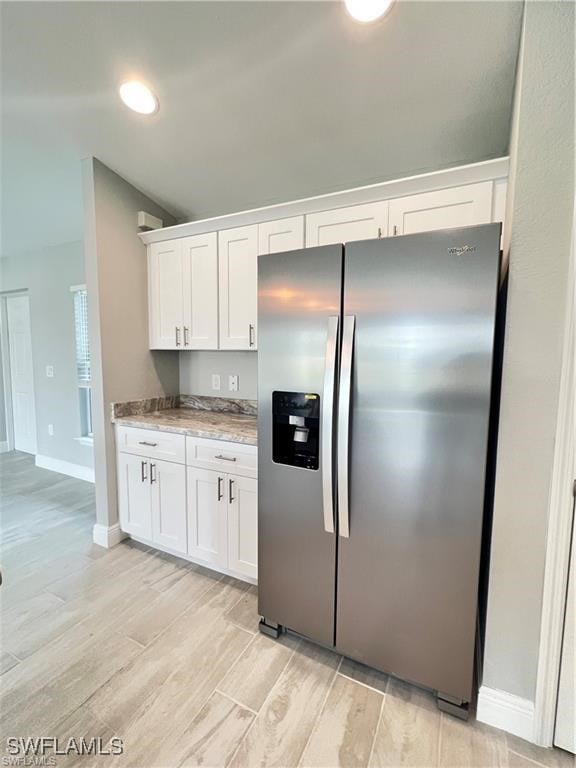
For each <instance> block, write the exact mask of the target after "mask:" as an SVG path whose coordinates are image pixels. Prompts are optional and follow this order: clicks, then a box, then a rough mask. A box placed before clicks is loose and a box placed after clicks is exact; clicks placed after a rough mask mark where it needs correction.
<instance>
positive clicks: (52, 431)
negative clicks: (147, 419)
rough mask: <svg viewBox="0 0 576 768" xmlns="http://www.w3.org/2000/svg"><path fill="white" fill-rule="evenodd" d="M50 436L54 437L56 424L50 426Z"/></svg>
mask: <svg viewBox="0 0 576 768" xmlns="http://www.w3.org/2000/svg"><path fill="white" fill-rule="evenodd" d="M48 434H49V435H50V437H54V424H48Z"/></svg>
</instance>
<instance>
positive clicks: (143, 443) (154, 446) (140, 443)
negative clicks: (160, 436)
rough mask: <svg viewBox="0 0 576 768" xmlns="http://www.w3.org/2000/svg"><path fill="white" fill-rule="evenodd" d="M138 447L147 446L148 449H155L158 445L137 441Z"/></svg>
mask: <svg viewBox="0 0 576 768" xmlns="http://www.w3.org/2000/svg"><path fill="white" fill-rule="evenodd" d="M138 445H147V446H148V448H156V446H157V445H158V443H149V442H147V441H146V440H139V441H138Z"/></svg>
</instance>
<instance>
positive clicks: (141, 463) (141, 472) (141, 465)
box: [140, 461, 148, 483]
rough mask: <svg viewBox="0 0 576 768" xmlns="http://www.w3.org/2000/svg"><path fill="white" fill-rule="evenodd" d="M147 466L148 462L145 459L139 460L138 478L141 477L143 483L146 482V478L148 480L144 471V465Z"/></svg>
mask: <svg viewBox="0 0 576 768" xmlns="http://www.w3.org/2000/svg"><path fill="white" fill-rule="evenodd" d="M147 466H148V462H147V461H141V462H140V478H141V480H142V482H143V483H144V482H146V480H148V475H147V473H146V467H147Z"/></svg>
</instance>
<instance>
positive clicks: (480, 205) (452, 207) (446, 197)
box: [388, 181, 493, 236]
mask: <svg viewBox="0 0 576 768" xmlns="http://www.w3.org/2000/svg"><path fill="white" fill-rule="evenodd" d="M492 186H493V183H492V182H491V181H483V182H481V183H480V184H469V185H468V186H465V187H453V188H452V189H441V190H438V191H436V192H425V193H424V194H421V195H410V196H409V197H400V198H398V199H396V200H390V213H389V226H388V234H389V235H390V236H394V235H411V234H412V233H414V232H431V231H433V230H435V229H451V228H453V227H468V226H472V225H474V224H488V223H490V222H491V221H492Z"/></svg>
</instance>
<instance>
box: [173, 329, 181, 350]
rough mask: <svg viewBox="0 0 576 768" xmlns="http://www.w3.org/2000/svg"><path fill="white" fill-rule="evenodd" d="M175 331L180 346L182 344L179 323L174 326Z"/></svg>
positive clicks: (177, 344)
mask: <svg viewBox="0 0 576 768" xmlns="http://www.w3.org/2000/svg"><path fill="white" fill-rule="evenodd" d="M174 333H175V336H176V346H177V347H179V346H180V328H178V326H177V325H175V326H174Z"/></svg>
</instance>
